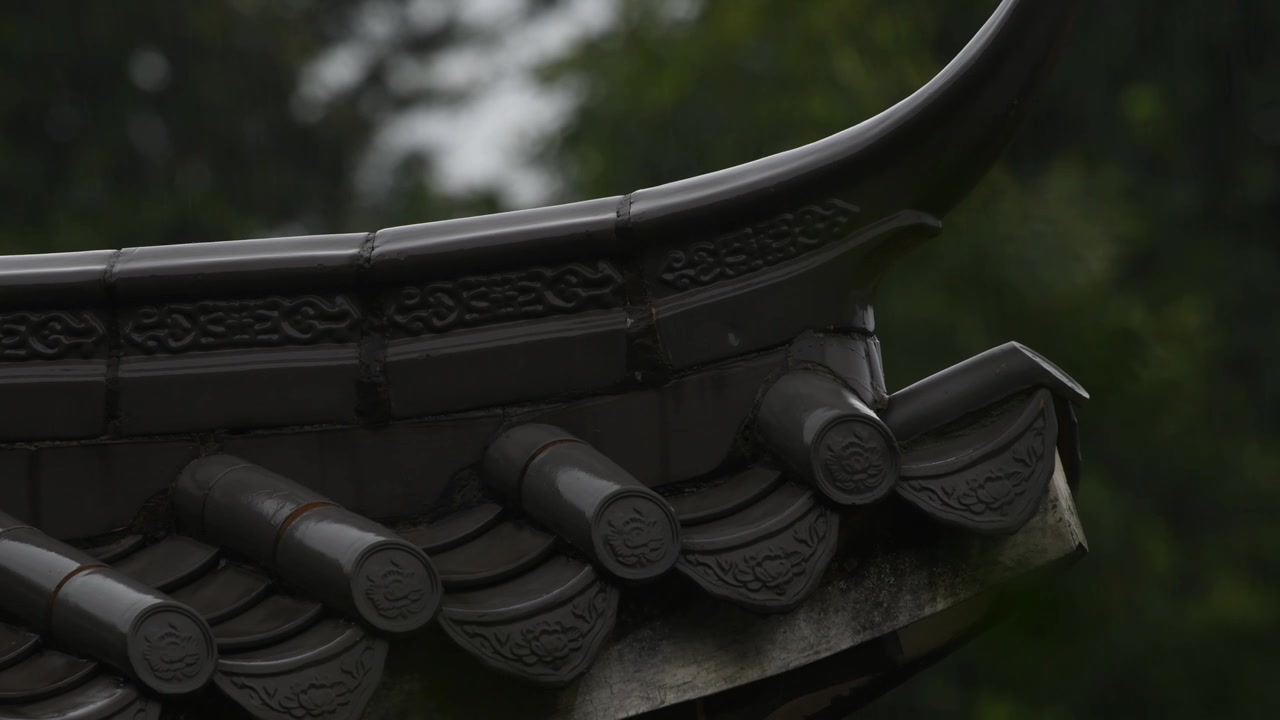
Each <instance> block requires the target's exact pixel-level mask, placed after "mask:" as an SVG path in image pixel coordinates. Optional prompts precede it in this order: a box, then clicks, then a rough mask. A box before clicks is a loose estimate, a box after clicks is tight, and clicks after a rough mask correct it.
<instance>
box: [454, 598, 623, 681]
mask: <svg viewBox="0 0 1280 720" xmlns="http://www.w3.org/2000/svg"><path fill="white" fill-rule="evenodd" d="M614 592H616V591H613V590H610V589H609V588H608V587H606V586H605V585H603V584H601V583H594V584H593V585H592V586H591V587H590V588H589V589H588V590H587V591H586V592H585V593H583V594H581V595H579V596H578V597H577V598H575V599H574V600H573V601H572V602H570V603H568V604H567V605H565V606H563V607H561V608H558V609H557V610H554V611H552V612H549V613H546V614H544V615H542V616H541V617H540V619H538V620H536V621H534V622H516V623H514V624H512V625H487V624H482V623H468V622H460V623H456V627H457V628H458V629H459V630H460V631H461V634H462V636H463V637H464V638H466V640H467V641H468V642H470V643H471V644H472V645H474V646H475V648H476V649H477V650H478V651H479V652H480V653H481V654H482V656H487V657H489V658H490V659H493V660H497V661H499V662H500V663H501V664H503V665H504V666H506V667H505V669H507V670H508V671H515V672H518V673H521V674H523V673H527V674H528V675H529V677H531V678H534V679H540V678H551V679H557V680H558V679H568V678H569V677H571V676H572V675H574V674H576V673H577V672H578V671H580V670H581V668H582V666H583V664H584V663H585V662H586V661H587V660H588V659H589V658H590V657H591V654H592V652H593V650H594V648H595V646H596V645H598V644H599V642H600V641H601V640H602V639H603V635H604V634H605V633H606V632H608V630H609V628H610V627H611V626H612V618H611V611H610V603H611V600H612V597H613V593H614Z"/></svg>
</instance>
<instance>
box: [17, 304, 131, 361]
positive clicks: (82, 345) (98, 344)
mask: <svg viewBox="0 0 1280 720" xmlns="http://www.w3.org/2000/svg"><path fill="white" fill-rule="evenodd" d="M106 336H107V331H106V328H105V327H104V326H103V324H102V321H100V320H99V319H98V318H97V317H95V316H94V315H93V313H91V312H88V311H83V310H79V311H70V310H51V311H47V312H25V311H24V312H9V313H3V314H0V360H3V361H24V360H62V359H65V358H71V357H79V358H91V357H95V356H96V357H101V356H102V355H103V354H105V352H106V348H107V342H106Z"/></svg>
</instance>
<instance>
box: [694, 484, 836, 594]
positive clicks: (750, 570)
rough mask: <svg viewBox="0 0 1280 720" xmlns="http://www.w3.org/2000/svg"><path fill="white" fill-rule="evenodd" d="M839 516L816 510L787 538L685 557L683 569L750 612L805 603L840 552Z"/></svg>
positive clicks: (790, 530)
mask: <svg viewBox="0 0 1280 720" xmlns="http://www.w3.org/2000/svg"><path fill="white" fill-rule="evenodd" d="M832 518H833V516H832V514H831V512H830V511H829V510H827V509H826V508H824V507H822V506H821V505H815V506H813V507H811V508H810V509H809V510H808V511H807V512H806V513H805V514H804V515H803V516H801V517H800V518H799V519H798V520H797V521H796V523H795V524H794V525H793V526H791V527H790V528H788V529H786V530H784V532H783V533H781V534H778V535H774V536H772V537H766V538H764V539H763V540H761V541H758V542H755V543H752V544H750V545H747V546H746V547H743V548H738V549H732V550H728V551H724V552H685V553H683V554H682V555H681V564H682V566H683V567H685V568H688V569H690V570H692V571H693V572H694V573H695V574H696V575H698V576H699V577H701V578H702V579H703V580H704V581H706V582H707V583H709V584H710V585H711V587H713V588H719V589H721V590H722V591H723V592H724V594H725V595H726V596H727V597H728V598H730V599H737V600H740V601H745V602H746V603H747V606H748V607H752V608H753V609H757V610H770V609H771V608H773V607H774V606H778V607H783V608H785V607H786V606H788V605H789V603H790V602H792V601H795V600H797V599H798V598H801V597H803V595H804V593H805V590H806V589H807V588H809V587H812V586H813V583H814V582H816V580H817V575H819V574H821V572H822V570H823V569H825V568H826V561H827V560H829V559H830V556H831V552H832V551H833V550H834V540H835V537H834V535H832V534H831V527H832V524H833V519H832Z"/></svg>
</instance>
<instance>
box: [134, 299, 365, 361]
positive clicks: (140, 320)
mask: <svg viewBox="0 0 1280 720" xmlns="http://www.w3.org/2000/svg"><path fill="white" fill-rule="evenodd" d="M359 334H360V311H359V310H358V309H357V308H356V306H355V304H354V303H353V302H352V301H351V300H349V299H348V298H346V297H343V296H341V295H330V296H318V295H307V296H302V297H268V298H262V299H258V300H226V301H205V302H195V303H186V304H174V305H152V306H145V307H141V308H138V309H137V311H135V312H134V313H133V316H132V318H131V319H130V320H129V321H128V323H127V324H126V325H125V329H124V337H125V340H126V342H128V344H129V345H130V346H132V347H133V348H135V349H137V350H140V351H142V352H144V353H147V354H154V353H170V354H175V353H185V352H194V351H205V350H226V349H231V348H271V347H289V346H296V345H313V344H316V343H351V342H355V341H356V340H358V339H359Z"/></svg>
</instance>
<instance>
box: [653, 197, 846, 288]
mask: <svg viewBox="0 0 1280 720" xmlns="http://www.w3.org/2000/svg"><path fill="white" fill-rule="evenodd" d="M857 214H858V208H857V207H855V206H853V205H849V204H848V203H844V202H841V201H839V200H834V199H831V200H824V201H822V202H820V203H817V204H815V205H806V206H804V207H802V208H800V209H799V210H796V211H794V212H789V213H783V214H781V215H776V216H774V217H771V218H769V219H768V220H765V221H763V222H760V223H757V224H755V225H752V226H749V227H746V228H743V229H742V230H738V231H735V232H732V233H728V234H725V235H721V236H720V237H717V238H715V239H714V240H711V241H709V242H696V243H693V244H692V245H690V246H689V247H687V248H684V249H682V250H672V251H671V252H670V253H668V254H667V258H666V261H665V262H664V264H663V266H662V270H661V272H660V273H659V275H658V277H659V278H661V279H662V282H663V283H665V284H667V285H669V286H671V287H673V288H675V289H676V290H688V289H690V288H693V287H701V286H704V285H711V284H712V283H716V282H720V281H721V280H729V279H731V278H736V277H739V276H741V275H745V274H747V273H749V272H754V271H756V270H761V269H763V268H766V267H771V266H773V265H777V264H779V263H782V262H785V261H787V260H790V259H792V258H795V257H798V256H800V255H802V254H804V253H807V252H810V251H812V250H816V249H818V248H820V247H822V246H824V245H827V244H829V243H832V242H836V241H839V240H842V239H844V238H845V237H847V236H848V235H849V234H850V233H851V232H852V231H853V217H854V216H855V215H857Z"/></svg>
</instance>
